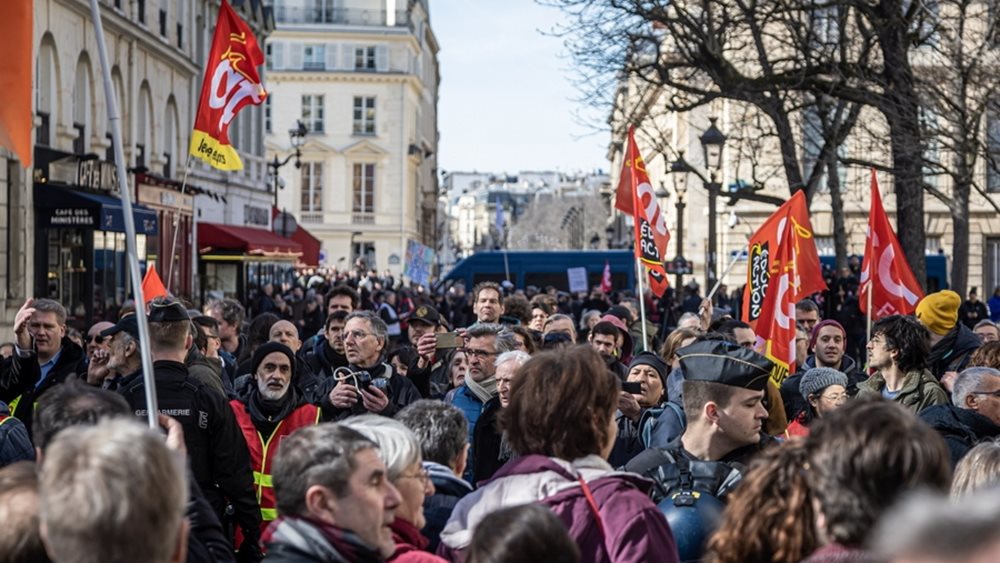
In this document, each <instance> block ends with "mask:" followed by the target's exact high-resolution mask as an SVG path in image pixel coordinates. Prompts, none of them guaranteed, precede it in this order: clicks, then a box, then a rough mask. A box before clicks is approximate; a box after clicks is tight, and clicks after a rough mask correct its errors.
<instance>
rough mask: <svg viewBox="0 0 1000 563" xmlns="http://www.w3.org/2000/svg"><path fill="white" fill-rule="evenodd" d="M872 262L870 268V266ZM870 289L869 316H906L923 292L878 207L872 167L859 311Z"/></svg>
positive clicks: (865, 304) (864, 307) (865, 309)
mask: <svg viewBox="0 0 1000 563" xmlns="http://www.w3.org/2000/svg"><path fill="white" fill-rule="evenodd" d="M873 264H874V265H875V267H874V268H873V267H872V265H873ZM869 287H874V290H873V292H872V296H871V300H872V319H875V320H877V319H880V318H882V317H887V316H889V315H909V314H910V313H912V312H913V311H915V310H916V308H917V303H919V302H920V300H921V299H923V297H924V292H923V290H922V289H921V288H920V284H919V283H917V279H916V278H915V277H914V276H913V271H912V270H910V265H909V264H908V263H907V262H906V255H904V254H903V247H901V246H900V245H899V239H897V238H896V233H895V231H893V230H892V225H891V224H890V223H889V217H888V216H886V214H885V208H883V207H882V196H881V195H880V194H879V189H878V177H877V176H876V174H875V169H874V168H873V169H872V206H871V210H870V211H869V213H868V241H867V243H865V258H864V261H863V262H862V265H861V289H860V291H859V295H858V305H860V307H861V312H862V313H867V312H868V294H867V291H868V288H869Z"/></svg>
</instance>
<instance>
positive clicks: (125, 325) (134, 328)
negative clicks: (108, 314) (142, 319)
mask: <svg viewBox="0 0 1000 563" xmlns="http://www.w3.org/2000/svg"><path fill="white" fill-rule="evenodd" d="M119 332H124V333H126V334H128V335H129V336H131V337H132V338H135V339H136V340H138V339H139V321H138V320H136V316H135V315H134V314H129V315H125V316H124V317H122V318H121V319H119V321H118V324H116V325H115V326H113V327H111V328H106V329H104V330H102V331H101V338H110V337H112V336H114V335H116V334H118V333H119Z"/></svg>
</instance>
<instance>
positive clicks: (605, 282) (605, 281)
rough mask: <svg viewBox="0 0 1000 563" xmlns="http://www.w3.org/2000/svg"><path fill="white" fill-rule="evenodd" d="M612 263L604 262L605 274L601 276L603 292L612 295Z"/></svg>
mask: <svg viewBox="0 0 1000 563" xmlns="http://www.w3.org/2000/svg"><path fill="white" fill-rule="evenodd" d="M611 289H612V286H611V263H609V262H608V261H607V260H605V261H604V274H603V275H602V276H601V292H602V293H611Z"/></svg>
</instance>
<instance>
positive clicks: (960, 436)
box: [920, 367, 1000, 465]
mask: <svg viewBox="0 0 1000 563" xmlns="http://www.w3.org/2000/svg"><path fill="white" fill-rule="evenodd" d="M951 400H952V402H953V403H954V404H953V405H951V404H948V405H934V406H932V407H928V408H926V409H924V410H922V411H920V419H921V420H923V421H924V422H926V423H927V424H928V425H929V426H930V427H931V428H933V429H935V430H937V431H938V432H940V433H941V436H942V437H943V438H944V441H945V442H946V443H947V444H948V450H949V452H950V453H951V460H952V465H955V464H957V463H958V461H959V460H960V459H961V458H962V457H963V456H964V455H965V454H966V453H968V451H969V450H971V449H972V447H973V446H975V445H976V444H978V443H979V442H982V441H984V440H989V439H996V438H997V437H998V436H1000V371H998V370H995V369H993V368H987V367H974V368H968V369H966V370H964V371H962V372H961V373H959V374H958V376H957V377H956V378H955V383H954V387H953V388H952V392H951Z"/></svg>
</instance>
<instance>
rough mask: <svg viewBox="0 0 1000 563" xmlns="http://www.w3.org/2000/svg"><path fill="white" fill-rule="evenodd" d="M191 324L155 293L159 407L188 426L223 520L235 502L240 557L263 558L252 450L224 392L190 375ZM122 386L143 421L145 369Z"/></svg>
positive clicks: (199, 472) (198, 468)
mask: <svg viewBox="0 0 1000 563" xmlns="http://www.w3.org/2000/svg"><path fill="white" fill-rule="evenodd" d="M190 323H191V321H190V319H189V317H188V313H187V311H186V310H185V309H184V307H183V306H182V305H181V304H180V303H179V302H177V301H176V300H173V299H168V298H157V299H155V300H153V302H152V303H151V305H150V311H149V339H150V342H149V347H150V351H151V353H152V356H153V374H154V379H155V381H156V394H157V401H158V403H159V404H158V407H159V410H160V412H161V413H163V414H167V415H170V416H172V417H174V418H176V419H177V420H178V421H179V422H180V423H181V425H182V426H183V427H184V442H185V444H186V446H187V453H188V457H189V460H190V463H191V472H192V474H193V475H194V478H195V480H196V481H198V485H200V486H201V488H202V490H203V491H204V493H205V497H206V498H207V499H208V501H209V503H211V505H212V508H213V509H214V510H215V511H216V513H217V514H218V515H219V517H220V519H221V518H223V515H224V512H225V510H226V504H227V500H228V503H229V504H231V505H232V507H233V509H234V515H233V519H234V520H235V521H236V524H237V525H238V526H239V527H240V529H241V530H242V532H243V535H244V538H246V541H244V542H243V546H244V548H242V549H241V550H240V553H239V556H238V560H239V561H241V562H245V561H259V560H260V559H261V553H260V550H259V548H258V547H257V546H258V543H259V542H258V540H259V539H260V522H261V516H260V506H259V505H258V503H257V497H256V494H255V492H254V484H253V472H252V470H251V468H250V454H249V452H248V451H247V446H246V443H245V442H244V440H243V435H242V434H241V433H240V429H239V426H238V425H237V424H236V418H235V416H234V415H233V411H232V409H231V408H230V407H229V404H228V402H227V401H226V399H225V397H223V396H222V394H220V393H219V392H218V391H216V390H215V389H212V388H211V387H208V386H206V385H205V384H204V383H201V382H199V381H197V380H195V379H192V378H190V377H189V376H188V370H187V366H185V365H184V358H185V356H186V355H187V352H188V349H189V348H190V347H191V333H190V329H189V327H190ZM127 324H128V323H125V324H123V321H119V324H118V325H116V326H115V327H113V328H111V329H108V331H106V332H108V333H110V334H114V332H115V331H116V329H117V330H125V328H126V325H127ZM119 325H122V326H121V328H119ZM118 391H119V393H121V394H122V395H123V396H124V397H125V399H126V400H127V401H128V403H129V405H130V406H131V407H132V409H133V412H134V413H135V415H136V416H137V417H139V418H142V419H143V420H145V419H146V390H145V385H144V380H143V377H142V372H141V370H140V371H138V372H136V373H133V374H131V375H129V376H127V377H125V378H124V379H123V380H122V382H121V385H120V387H119V388H118Z"/></svg>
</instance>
